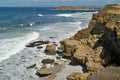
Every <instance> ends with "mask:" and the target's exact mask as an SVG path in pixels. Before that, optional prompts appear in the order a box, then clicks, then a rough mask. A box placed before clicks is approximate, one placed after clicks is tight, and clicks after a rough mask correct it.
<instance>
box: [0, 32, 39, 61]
mask: <svg viewBox="0 0 120 80" xmlns="http://www.w3.org/2000/svg"><path fill="white" fill-rule="evenodd" d="M38 36H39V33H37V32H32V33H29V34H27V35H25V36H22V37H16V38H11V39H1V40H0V42H1V43H0V61H2V60H4V59H7V58H9V57H10V56H11V55H14V54H16V53H18V52H20V51H21V50H23V49H24V48H25V45H26V44H27V43H28V42H30V41H32V40H35V39H37V38H38Z"/></svg>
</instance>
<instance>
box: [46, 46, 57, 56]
mask: <svg viewBox="0 0 120 80" xmlns="http://www.w3.org/2000/svg"><path fill="white" fill-rule="evenodd" d="M45 53H46V54H48V55H55V54H56V46H55V45H47V46H46V49H45Z"/></svg>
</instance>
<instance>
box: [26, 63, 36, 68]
mask: <svg viewBox="0 0 120 80" xmlns="http://www.w3.org/2000/svg"><path fill="white" fill-rule="evenodd" d="M35 66H36V64H33V65H31V66H28V67H26V69H30V68H34V67H35Z"/></svg>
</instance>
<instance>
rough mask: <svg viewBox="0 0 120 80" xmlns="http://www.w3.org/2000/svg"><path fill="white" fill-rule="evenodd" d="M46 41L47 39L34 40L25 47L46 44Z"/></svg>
mask: <svg viewBox="0 0 120 80" xmlns="http://www.w3.org/2000/svg"><path fill="white" fill-rule="evenodd" d="M48 43H49V41H35V42H32V43H29V44H28V45H26V47H35V46H40V45H43V44H48Z"/></svg>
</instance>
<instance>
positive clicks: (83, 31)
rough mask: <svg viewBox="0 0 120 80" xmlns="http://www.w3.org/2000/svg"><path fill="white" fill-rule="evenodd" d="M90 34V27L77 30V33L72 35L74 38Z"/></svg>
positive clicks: (81, 37) (86, 36)
mask: <svg viewBox="0 0 120 80" xmlns="http://www.w3.org/2000/svg"><path fill="white" fill-rule="evenodd" d="M89 36H90V29H89V28H85V29H82V30H80V31H78V32H77V34H76V35H75V36H74V37H75V39H78V40H79V39H83V38H88V37H89Z"/></svg>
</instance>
